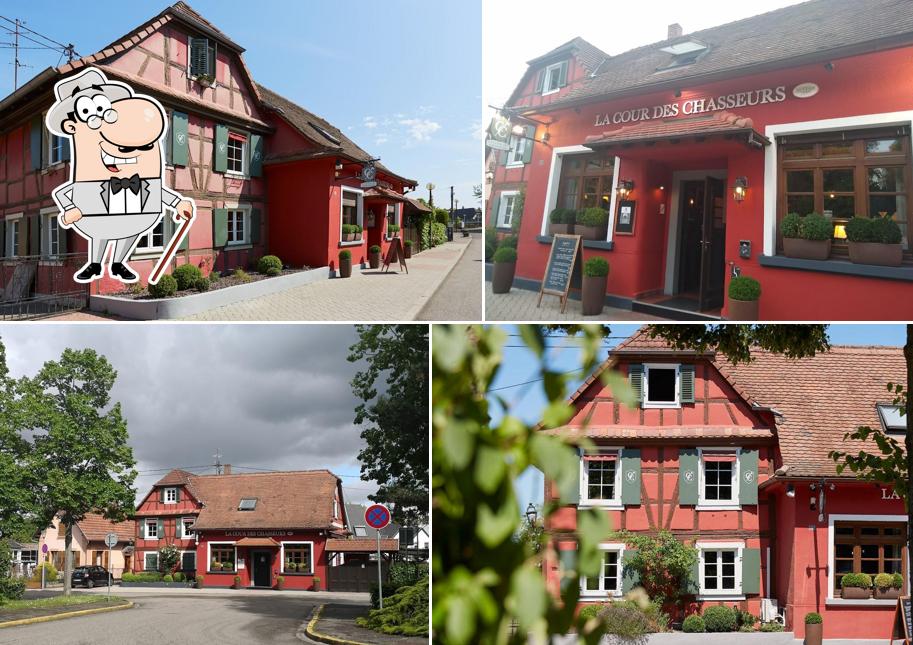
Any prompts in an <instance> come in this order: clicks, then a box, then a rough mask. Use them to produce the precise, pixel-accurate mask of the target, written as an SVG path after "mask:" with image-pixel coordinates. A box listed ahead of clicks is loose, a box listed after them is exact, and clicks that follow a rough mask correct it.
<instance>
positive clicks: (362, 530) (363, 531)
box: [355, 526, 368, 537]
mask: <svg viewBox="0 0 913 645" xmlns="http://www.w3.org/2000/svg"><path fill="white" fill-rule="evenodd" d="M355 537H368V529H367V528H366V527H364V526H356V527H355Z"/></svg>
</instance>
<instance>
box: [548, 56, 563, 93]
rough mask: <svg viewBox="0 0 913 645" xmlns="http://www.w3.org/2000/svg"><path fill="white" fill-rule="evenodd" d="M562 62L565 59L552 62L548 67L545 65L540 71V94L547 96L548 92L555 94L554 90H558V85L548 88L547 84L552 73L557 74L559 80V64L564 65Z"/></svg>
mask: <svg viewBox="0 0 913 645" xmlns="http://www.w3.org/2000/svg"><path fill="white" fill-rule="evenodd" d="M564 63H565V61H561V62H560V63H553V64H551V65H549V66H548V67H546V68H545V70H544V71H543V72H542V96H548V95H549V94H555V93H556V92H559V91H560V90H561V88H560V87H556V88H555V89H553V90H550V89H548V86H549V82H548V81H549V79H550V78H551V76H552V74H553V73H555V74H557V75H558V80H561V66H562V65H564Z"/></svg>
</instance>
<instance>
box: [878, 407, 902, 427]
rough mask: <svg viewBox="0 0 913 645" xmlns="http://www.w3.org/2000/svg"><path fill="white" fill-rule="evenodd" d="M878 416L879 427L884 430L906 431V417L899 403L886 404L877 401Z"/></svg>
mask: <svg viewBox="0 0 913 645" xmlns="http://www.w3.org/2000/svg"><path fill="white" fill-rule="evenodd" d="M876 407H877V408H878V418H879V419H880V420H881V427H882V429H883V430H884V431H885V432H901V433H903V432H906V431H907V417H906V416H905V415H904V413H903V408H902V407H901V406H899V405H887V404H882V403H879V404H878V405H877V406H876Z"/></svg>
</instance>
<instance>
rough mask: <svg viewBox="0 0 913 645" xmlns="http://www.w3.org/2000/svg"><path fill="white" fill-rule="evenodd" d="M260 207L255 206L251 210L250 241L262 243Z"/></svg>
mask: <svg viewBox="0 0 913 645" xmlns="http://www.w3.org/2000/svg"><path fill="white" fill-rule="evenodd" d="M260 220H261V217H260V209H259V208H253V209H251V211H250V243H251V244H259V243H260Z"/></svg>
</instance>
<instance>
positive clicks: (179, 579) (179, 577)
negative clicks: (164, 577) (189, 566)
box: [173, 571, 187, 582]
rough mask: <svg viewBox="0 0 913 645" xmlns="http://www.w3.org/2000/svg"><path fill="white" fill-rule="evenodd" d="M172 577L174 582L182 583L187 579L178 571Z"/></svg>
mask: <svg viewBox="0 0 913 645" xmlns="http://www.w3.org/2000/svg"><path fill="white" fill-rule="evenodd" d="M173 577H174V581H175V582H184V580H186V579H187V577H186V576H185V575H184V574H183V573H182V572H180V571H177V572H175V574H174V576H173Z"/></svg>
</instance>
